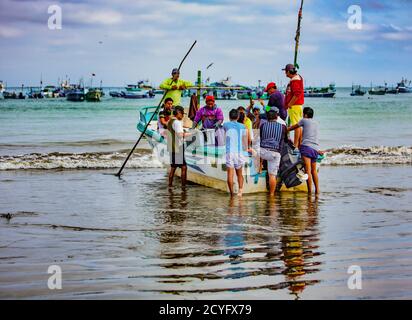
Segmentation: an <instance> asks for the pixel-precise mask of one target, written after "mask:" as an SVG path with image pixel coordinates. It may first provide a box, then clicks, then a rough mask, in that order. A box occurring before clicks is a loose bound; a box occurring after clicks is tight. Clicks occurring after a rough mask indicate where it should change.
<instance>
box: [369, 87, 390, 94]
mask: <svg viewBox="0 0 412 320" xmlns="http://www.w3.org/2000/svg"><path fill="white" fill-rule="evenodd" d="M368 93H369V94H370V95H372V96H383V95H385V94H386V88H385V87H382V86H378V87H372V86H371V89H370V90H369V91H368Z"/></svg>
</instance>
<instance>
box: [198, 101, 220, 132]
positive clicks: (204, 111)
mask: <svg viewBox="0 0 412 320" xmlns="http://www.w3.org/2000/svg"><path fill="white" fill-rule="evenodd" d="M223 120H224V118H223V112H222V109H220V108H219V107H218V106H217V105H216V104H215V97H214V96H206V105H205V106H203V107H202V108H200V109H199V110H198V111H197V112H196V116H195V119H194V120H193V128H196V127H197V126H198V124H199V122H202V128H203V129H217V128H219V127H220V126H221V125H222V123H223Z"/></svg>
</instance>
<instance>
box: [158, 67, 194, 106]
mask: <svg viewBox="0 0 412 320" xmlns="http://www.w3.org/2000/svg"><path fill="white" fill-rule="evenodd" d="M179 76H180V71H179V69H177V68H174V69H173V70H172V77H171V78H167V79H165V80H164V81H163V82H162V83H161V84H160V86H159V87H160V89H163V90H166V91H167V93H166V96H165V99H167V98H172V99H173V103H174V104H175V105H176V106H177V105H180V98H181V97H182V91H183V90H186V89H188V88H190V87H192V86H193V84H192V83H191V82H190V81H186V80H182V79H179Z"/></svg>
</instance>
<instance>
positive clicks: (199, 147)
mask: <svg viewBox="0 0 412 320" xmlns="http://www.w3.org/2000/svg"><path fill="white" fill-rule="evenodd" d="M155 110H156V107H145V108H143V109H142V110H141V111H140V119H139V122H138V123H137V130H138V131H139V132H141V133H142V132H143V131H144V128H145V127H146V124H147V121H148V120H149V119H150V117H151V116H152V114H153V112H154V111H155ZM154 121H156V119H154ZM214 133H215V131H214V130H206V131H205V133H203V132H202V131H199V133H198V134H197V135H196V136H195V138H194V139H192V140H191V141H189V142H187V147H186V148H185V150H186V151H185V158H186V162H187V167H188V169H187V179H188V181H191V182H193V183H196V184H200V185H203V186H207V187H211V188H214V189H218V190H221V191H224V192H228V187H227V182H226V179H227V173H226V171H227V169H226V165H225V156H226V147H225V146H217V147H216V146H215V145H214V144H213V145H209V144H207V143H205V141H204V134H205V135H206V136H208V137H209V139H210V140H209V141H214V138H213V137H214ZM145 137H146V138H147V141H148V142H149V144H150V145H151V147H152V148H153V149H154V150H157V151H158V152H159V154H163V151H166V150H167V149H166V148H167V143H166V141H165V139H164V138H163V137H162V136H161V135H160V134H159V133H158V132H157V131H156V130H155V129H154V128H153V127H149V128H148V129H147V130H146V132H145ZM286 149H287V151H285V152H284V153H283V156H282V159H283V160H282V163H283V164H282V168H281V170H280V171H279V174H280V176H281V177H282V180H283V181H284V182H285V183H286V184H287V185H288V187H289V188H288V187H286V185H285V184H282V186H281V187H280V191H292V192H307V191H308V190H307V185H306V182H305V180H304V179H305V175H304V172H303V163H302V161H301V160H300V159H298V157H297V156H296V155H293V154H292V152H291V149H290V146H287V148H286ZM286 149H285V150H286ZM245 158H246V160H247V161H246V165H245V167H244V169H243V176H244V186H243V193H257V192H267V172H266V171H263V172H262V173H261V174H259V173H258V172H257V171H256V169H255V164H254V158H253V157H251V156H250V155H249V154H248V153H246V154H245ZM320 161H321V157H320V158H319V160H318V162H320ZM164 163H165V164H167V163H168V157H167V159H165V162H164ZM176 173H177V175H180V171H179V170H177V172H176ZM237 190H238V186H237V184H236V182H235V192H237Z"/></svg>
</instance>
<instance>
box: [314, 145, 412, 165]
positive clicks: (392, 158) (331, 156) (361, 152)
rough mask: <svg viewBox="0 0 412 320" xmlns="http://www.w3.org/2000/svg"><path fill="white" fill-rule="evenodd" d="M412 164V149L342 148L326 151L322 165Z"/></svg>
mask: <svg viewBox="0 0 412 320" xmlns="http://www.w3.org/2000/svg"><path fill="white" fill-rule="evenodd" d="M369 164H412V147H405V146H398V147H387V146H375V147H365V148H362V147H354V146H342V147H339V148H334V149H330V150H326V157H325V159H324V160H323V161H322V165H332V166H333V165H335V166H341V165H369Z"/></svg>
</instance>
